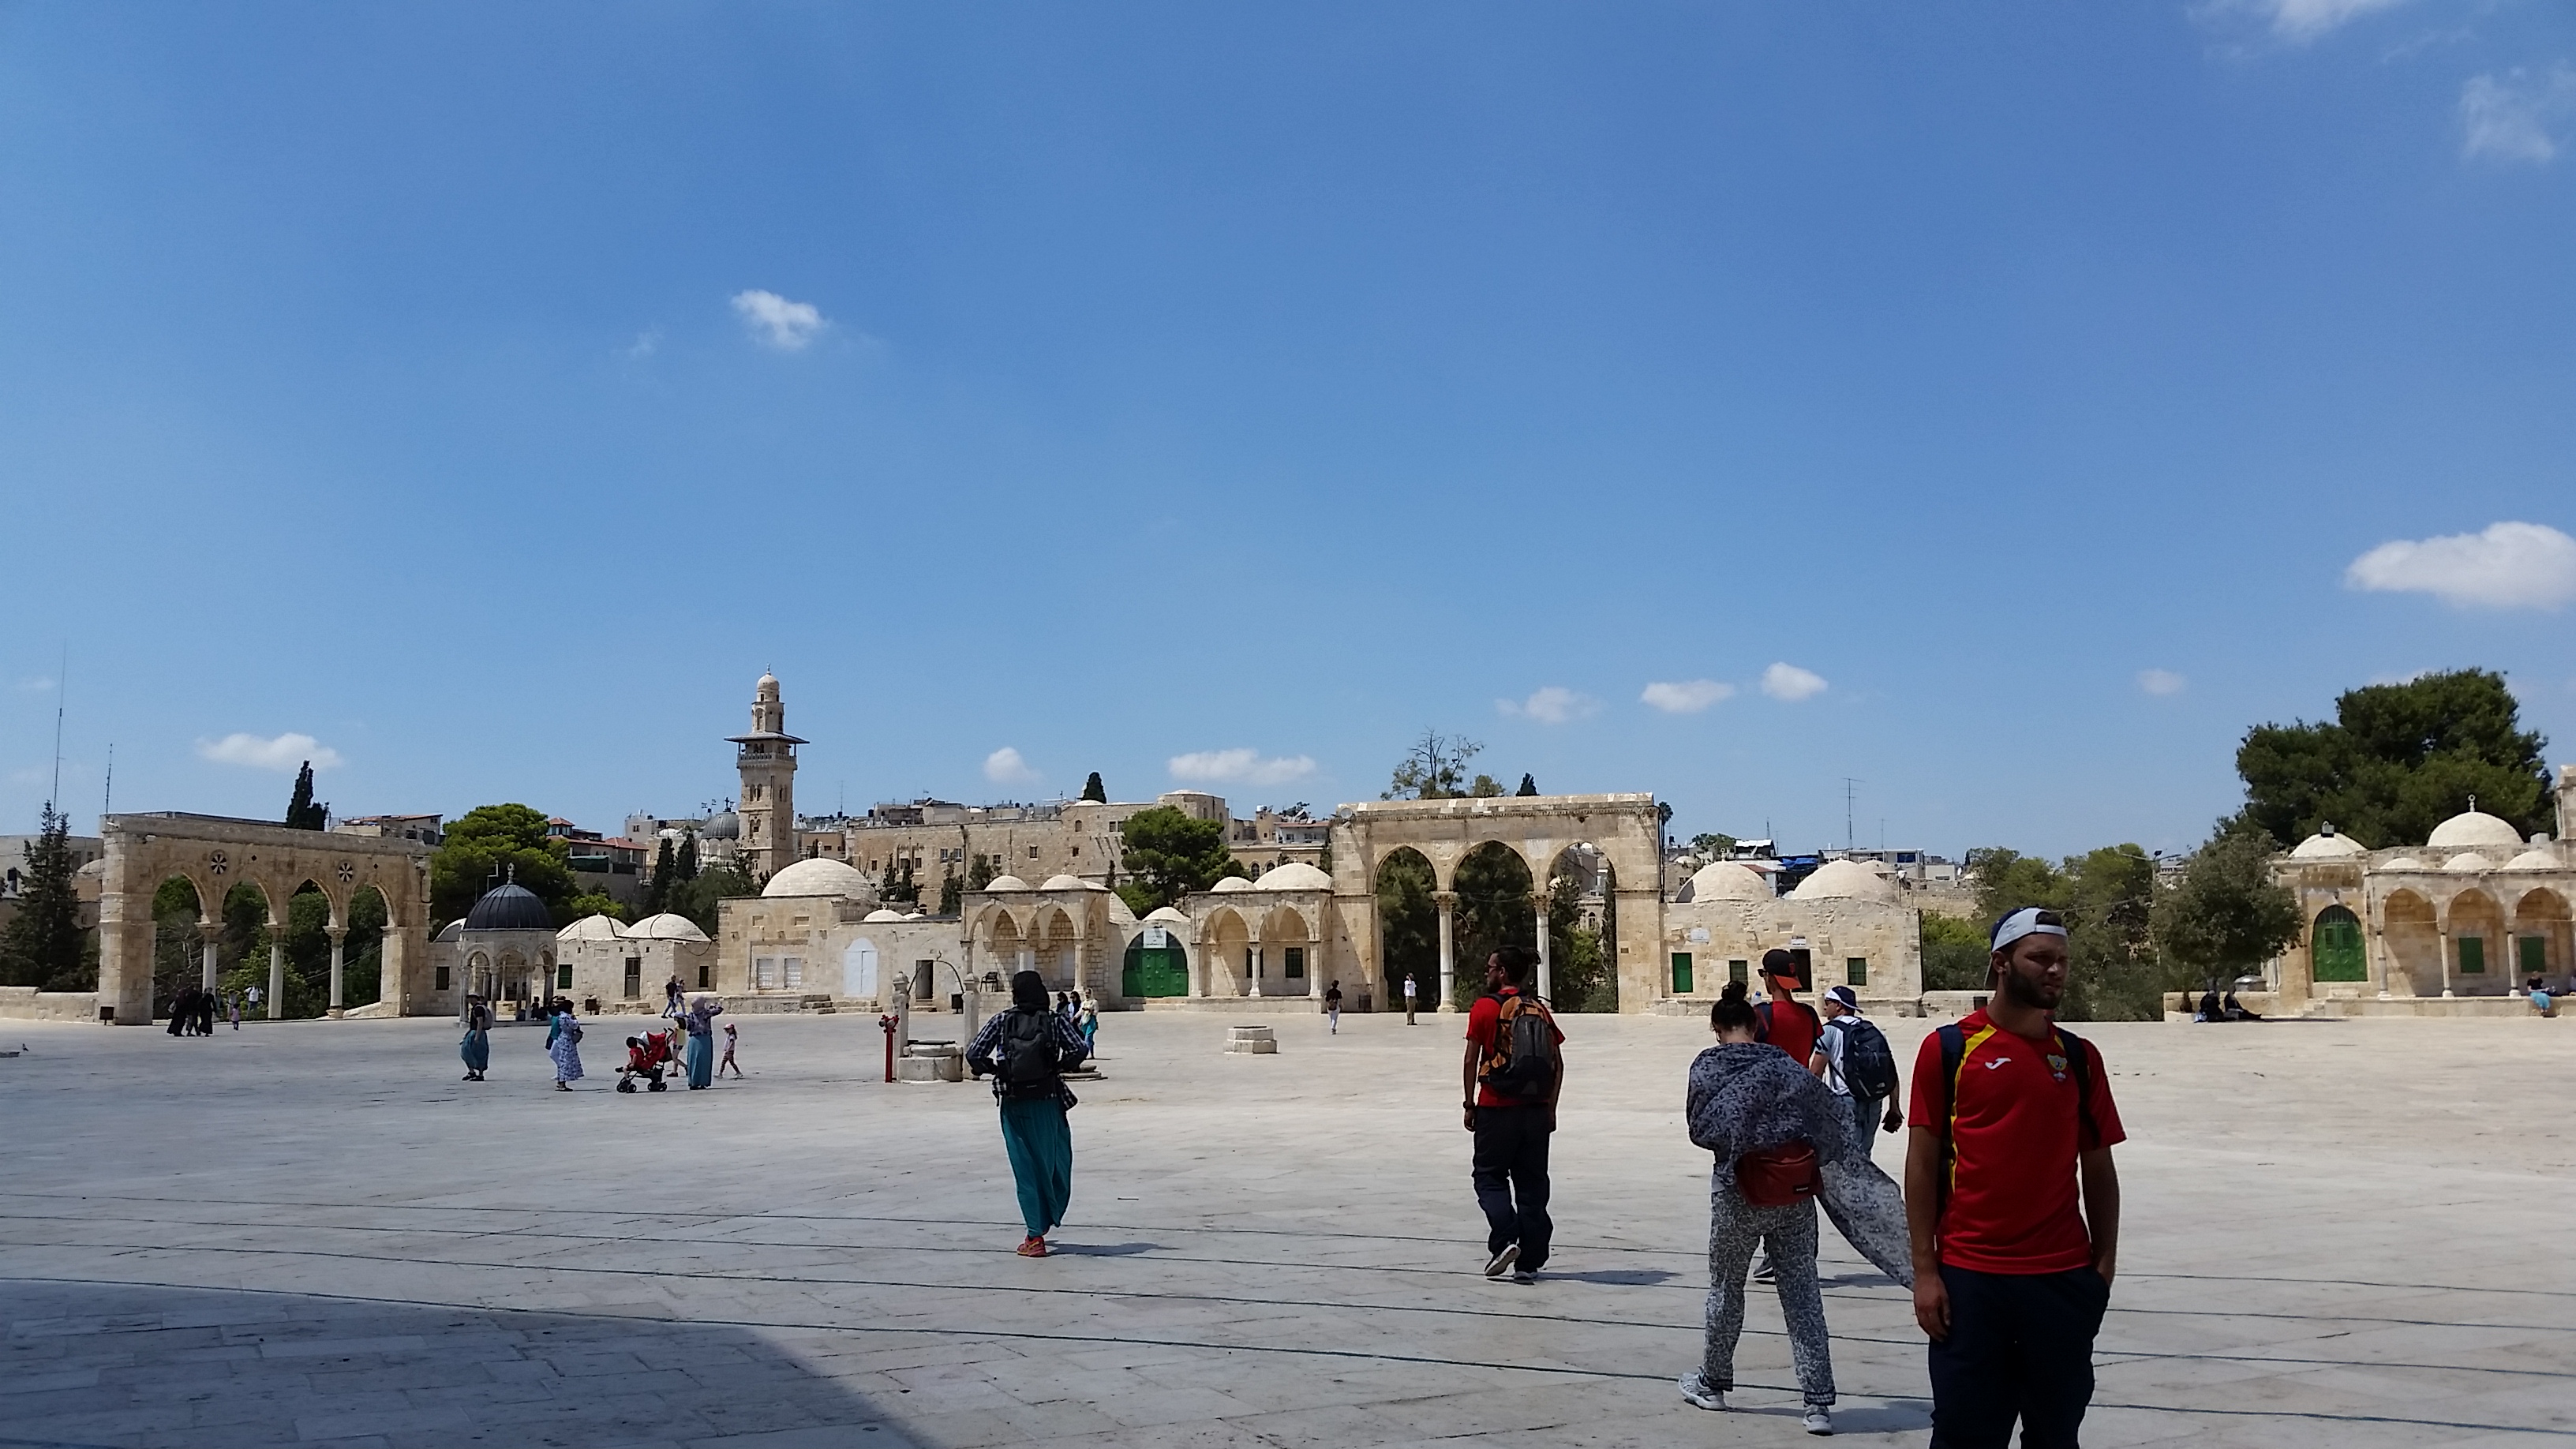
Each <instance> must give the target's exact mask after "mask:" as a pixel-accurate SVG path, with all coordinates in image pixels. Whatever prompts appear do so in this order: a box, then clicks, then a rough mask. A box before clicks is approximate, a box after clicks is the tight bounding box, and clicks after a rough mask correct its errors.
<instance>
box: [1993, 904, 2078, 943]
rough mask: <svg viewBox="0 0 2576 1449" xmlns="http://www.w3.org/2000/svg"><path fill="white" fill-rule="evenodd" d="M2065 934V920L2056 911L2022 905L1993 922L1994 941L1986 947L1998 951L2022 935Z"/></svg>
mask: <svg viewBox="0 0 2576 1449" xmlns="http://www.w3.org/2000/svg"><path fill="white" fill-rule="evenodd" d="M2065 934H2066V925H2065V922H2064V921H2062V920H2061V919H2060V918H2059V917H2058V914H2057V912H2055V911H2044V910H2041V909H2040V908H2039V907H2037V906H2024V907H2022V908H2021V909H2020V910H2017V911H2015V912H2013V913H2012V914H2011V915H2008V916H2006V917H2004V918H2003V919H2002V920H2000V921H1997V922H1995V934H1994V941H1993V944H1991V945H1990V946H1988V947H1987V949H1988V950H1990V951H2000V950H2002V949H2004V948H2005V947H2007V946H2009V945H2011V944H2012V943H2013V942H2015V941H2018V940H2020V939H2021V938H2022V937H2024V936H2063V935H2065Z"/></svg>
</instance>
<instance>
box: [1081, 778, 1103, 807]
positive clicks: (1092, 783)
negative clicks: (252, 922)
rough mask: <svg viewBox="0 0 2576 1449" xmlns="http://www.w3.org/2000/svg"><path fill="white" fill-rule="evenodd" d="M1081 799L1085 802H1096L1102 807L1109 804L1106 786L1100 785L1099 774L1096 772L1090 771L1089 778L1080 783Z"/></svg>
mask: <svg viewBox="0 0 2576 1449" xmlns="http://www.w3.org/2000/svg"><path fill="white" fill-rule="evenodd" d="M1082 798H1083V799H1085V800H1097V801H1099V802H1100V803H1101V804H1103V805H1106V804H1108V803H1109V789H1108V787H1107V786H1105V785H1103V784H1101V783H1100V772H1099V771H1098V770H1094V771H1092V772H1091V778H1090V779H1088V780H1085V781H1083V782H1082Z"/></svg>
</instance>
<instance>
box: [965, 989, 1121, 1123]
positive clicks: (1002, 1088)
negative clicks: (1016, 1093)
mask: <svg viewBox="0 0 2576 1449" xmlns="http://www.w3.org/2000/svg"><path fill="white" fill-rule="evenodd" d="M1019 1014H1020V1009H1019V1008H1018V1007H1016V1006H1015V1007H1012V1008H1011V1009H1010V1010H1008V1011H1005V1012H1002V1013H1000V1014H998V1015H996V1016H995V1017H994V1018H993V1019H992V1020H990V1021H988V1022H985V1023H984V1029H983V1030H982V1031H979V1032H977V1033H975V1040H974V1042H973V1044H971V1045H969V1046H968V1047H967V1048H966V1066H967V1069H968V1070H969V1071H972V1072H973V1073H975V1075H977V1076H979V1077H980V1076H987V1075H989V1076H991V1077H992V1078H993V1099H994V1100H995V1101H1006V1100H1008V1099H1009V1097H1010V1094H1011V1084H1010V1083H1009V1081H1007V1080H1006V1079H1004V1078H1003V1076H1002V1075H1001V1074H1000V1073H999V1072H998V1071H996V1070H995V1064H994V1061H993V1053H994V1052H996V1051H999V1050H1000V1049H1001V1048H1002V1045H1003V1043H1004V1042H1005V1041H1007V1040H1008V1039H1009V1035H1010V1030H1011V1018H1012V1017H1015V1016H1017V1015H1019ZM1037 1015H1038V1017H1039V1020H1040V1022H1041V1024H1042V1025H1044V1026H1045V1027H1046V1030H1047V1035H1048V1036H1050V1037H1052V1038H1053V1039H1054V1041H1055V1050H1056V1069H1057V1070H1058V1071H1070V1070H1072V1069H1073V1068H1075V1067H1078V1066H1081V1065H1082V1063H1083V1059H1084V1058H1086V1057H1089V1056H1090V1055H1091V1043H1089V1042H1087V1041H1085V1040H1083V1037H1082V1029H1081V1028H1080V1027H1077V1026H1075V1025H1074V1024H1073V1023H1072V1022H1071V1021H1068V1020H1066V1019H1065V1015H1064V1013H1063V1012H1061V1011H1057V1010H1055V1009H1054V1008H1052V1007H1048V1008H1043V1009H1041V1010H1040V1011H1039V1012H1038V1013H1037ZM1055 1100H1056V1105H1057V1106H1059V1107H1062V1108H1064V1109H1065V1110H1066V1111H1071V1110H1073V1106H1074V1103H1075V1102H1076V1101H1078V1100H1079V1099H1078V1098H1076V1097H1075V1096H1074V1095H1073V1089H1072V1088H1070V1087H1067V1086H1066V1085H1065V1084H1064V1079H1063V1078H1061V1077H1058V1078H1057V1079H1056V1084H1055Z"/></svg>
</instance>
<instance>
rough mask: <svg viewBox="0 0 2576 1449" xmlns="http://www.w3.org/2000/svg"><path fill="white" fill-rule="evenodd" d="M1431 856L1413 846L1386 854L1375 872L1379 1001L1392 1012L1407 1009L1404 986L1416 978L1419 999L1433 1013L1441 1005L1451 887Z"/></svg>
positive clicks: (1371, 880)
mask: <svg viewBox="0 0 2576 1449" xmlns="http://www.w3.org/2000/svg"><path fill="white" fill-rule="evenodd" d="M1442 881H1443V878H1442V876H1441V874H1440V869H1439V866H1438V865H1437V864H1436V863H1435V862H1434V861H1433V860H1432V859H1431V857H1430V856H1428V855H1426V854H1424V853H1423V852H1421V851H1419V850H1416V849H1414V848H1413V847H1412V846H1409V845H1400V846H1397V847H1395V848H1394V849H1392V850H1389V851H1387V852H1385V853H1384V854H1383V855H1382V856H1380V857H1379V859H1378V861H1377V863H1376V864H1375V866H1374V867H1372V873H1371V874H1370V876H1369V886H1370V889H1371V891H1372V893H1373V897H1374V899H1373V905H1374V909H1373V910H1372V911H1371V912H1370V914H1371V915H1372V916H1373V917H1374V918H1375V925H1376V932H1375V934H1376V936H1377V940H1376V941H1375V943H1374V944H1375V946H1376V952H1375V955H1374V958H1373V960H1374V967H1375V977H1376V979H1375V981H1374V983H1373V984H1374V985H1376V986H1377V988H1378V991H1379V996H1378V999H1379V1000H1381V1001H1384V1002H1386V1003H1387V1004H1388V1005H1389V1006H1390V1007H1392V1008H1401V1007H1402V1006H1403V1005H1404V981H1405V978H1406V977H1407V976H1410V977H1412V978H1413V981H1414V985H1415V988H1416V990H1417V991H1418V993H1419V994H1418V995H1417V997H1416V998H1415V999H1416V1001H1417V1002H1418V1003H1419V1004H1420V1005H1421V1006H1422V1008H1423V1009H1425V1010H1429V1009H1431V1008H1433V1007H1435V1006H1437V1005H1438V1004H1439V1000H1440V907H1439V904H1438V899H1437V898H1438V896H1440V895H1441V894H1443V893H1445V892H1446V891H1447V889H1448V887H1447V886H1446V885H1445V884H1443V883H1442Z"/></svg>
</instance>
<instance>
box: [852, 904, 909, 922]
mask: <svg viewBox="0 0 2576 1449" xmlns="http://www.w3.org/2000/svg"><path fill="white" fill-rule="evenodd" d="M902 919H903V912H901V911H889V910H887V909H886V908H885V907H883V906H879V907H877V908H876V909H875V910H873V911H870V912H868V913H867V914H866V915H864V916H861V917H859V920H860V922H861V923H862V924H864V923H866V922H869V921H900V920H902Z"/></svg>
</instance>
